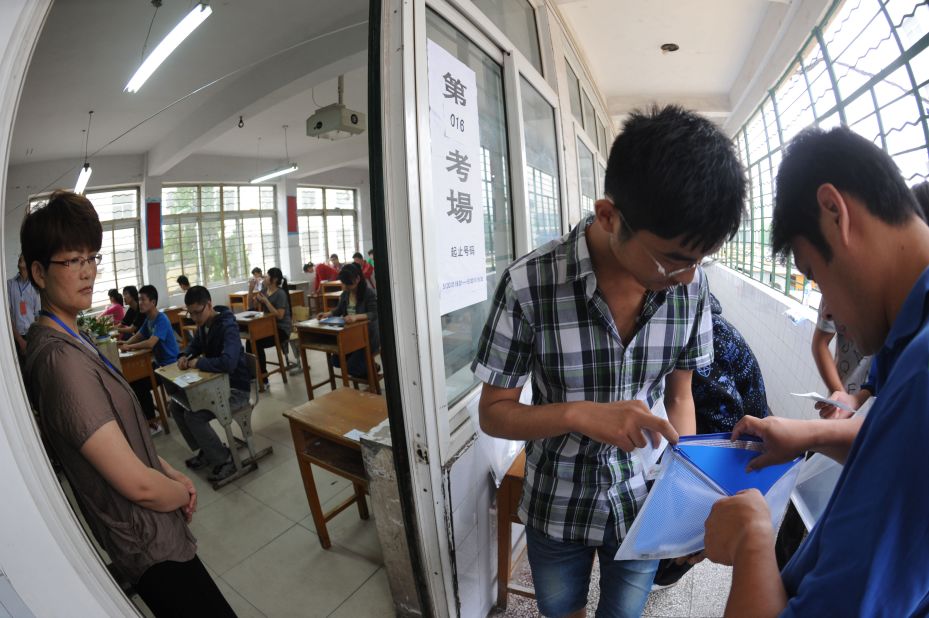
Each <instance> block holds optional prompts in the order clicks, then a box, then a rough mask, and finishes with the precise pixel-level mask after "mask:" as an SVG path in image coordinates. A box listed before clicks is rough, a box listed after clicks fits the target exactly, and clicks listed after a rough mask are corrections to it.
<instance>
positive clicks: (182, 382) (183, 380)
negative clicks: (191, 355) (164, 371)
mask: <svg viewBox="0 0 929 618" xmlns="http://www.w3.org/2000/svg"><path fill="white" fill-rule="evenodd" d="M199 379H200V376H198V375H197V374H195V373H185V374H184V375H180V376H177V377H176V378H174V383H175V384H177V385H178V386H187V385H188V384H193V383H194V382H197V381H198V380H199Z"/></svg>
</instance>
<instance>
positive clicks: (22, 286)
mask: <svg viewBox="0 0 929 618" xmlns="http://www.w3.org/2000/svg"><path fill="white" fill-rule="evenodd" d="M16 285H18V286H19V295H20V297H22V296H23V294H25V293H26V290H28V289H29V286H30V285H32V282H31V281H29V279H26V282H25V283H24V284H20V283H19V282H18V281H17V282H16Z"/></svg>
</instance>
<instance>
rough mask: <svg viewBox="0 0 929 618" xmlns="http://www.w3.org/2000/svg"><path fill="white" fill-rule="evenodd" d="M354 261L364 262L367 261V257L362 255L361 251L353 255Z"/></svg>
mask: <svg viewBox="0 0 929 618" xmlns="http://www.w3.org/2000/svg"><path fill="white" fill-rule="evenodd" d="M352 259H353V260H363V259H365V256H363V255H361V252H360V251H356V252H355V253H354V254H353V255H352Z"/></svg>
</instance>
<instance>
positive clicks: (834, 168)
mask: <svg viewBox="0 0 929 618" xmlns="http://www.w3.org/2000/svg"><path fill="white" fill-rule="evenodd" d="M827 183H828V184H832V185H834V186H835V188H836V189H838V190H839V191H840V192H847V193H849V194H851V195H854V196H855V197H857V198H858V199H860V200H861V201H862V202H863V203H864V205H865V207H866V208H867V209H868V212H870V213H871V214H872V215H874V216H875V217H876V218H878V219H880V220H881V221H884V222H885V223H888V224H890V225H898V224H902V223H904V222H906V221H907V220H908V219H909V217H910V215H911V214H916V215H917V216H919V213H920V209H919V205H918V204H917V203H916V200H915V199H914V197H913V194H912V193H911V192H910V190H909V188H908V187H907V186H906V183H905V182H904V181H903V179H902V178H901V177H900V171H899V170H898V169H897V166H896V165H895V164H894V162H893V160H892V159H891V158H890V157H888V156H886V155H885V154H884V152H883V151H882V150H881V149H880V148H878V147H877V146H875V145H874V144H873V143H871V142H870V141H869V140H867V139H865V138H864V137H862V136H860V135H858V134H857V133H854V132H853V131H852V130H851V129H849V128H847V127H836V128H834V129H832V130H830V131H829V132H826V131H823V130H822V129H817V128H810V129H806V130H804V131H802V132H800V134H799V135H797V136H796V137H795V138H794V139H793V140H792V141H791V142H790V144H789V145H788V146H787V149H786V150H785V153H784V159H783V161H782V162H781V166H780V169H779V170H778V173H777V186H776V193H775V200H774V214H773V216H772V219H771V247H772V249H773V250H774V252H775V253H776V254H781V255H783V254H785V253H787V252H788V251H789V250H790V243H791V242H793V240H794V239H795V238H804V239H806V240H807V241H808V242H809V243H810V244H811V245H813V246H814V247H815V248H816V250H817V251H819V253H820V255H822V256H823V258H824V259H825V260H826V261H827V262H828V261H830V260H831V259H832V249H831V248H830V247H829V245H828V244H827V243H826V239H825V237H824V236H823V232H822V230H821V229H820V227H819V216H820V212H819V210H820V209H819V207H818V202H817V189H818V188H819V187H820V186H822V185H824V184H827Z"/></svg>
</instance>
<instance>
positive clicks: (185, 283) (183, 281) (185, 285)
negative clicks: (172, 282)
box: [177, 275, 190, 292]
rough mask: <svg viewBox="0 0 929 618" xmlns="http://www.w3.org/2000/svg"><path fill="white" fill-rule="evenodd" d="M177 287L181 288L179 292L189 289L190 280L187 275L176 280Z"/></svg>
mask: <svg viewBox="0 0 929 618" xmlns="http://www.w3.org/2000/svg"><path fill="white" fill-rule="evenodd" d="M177 287H179V288H181V292H186V291H187V290H189V289H190V279H188V278H187V275H181V276H180V277H178V278H177Z"/></svg>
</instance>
